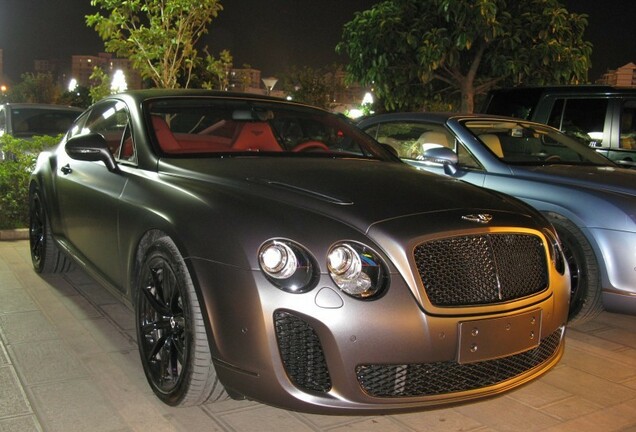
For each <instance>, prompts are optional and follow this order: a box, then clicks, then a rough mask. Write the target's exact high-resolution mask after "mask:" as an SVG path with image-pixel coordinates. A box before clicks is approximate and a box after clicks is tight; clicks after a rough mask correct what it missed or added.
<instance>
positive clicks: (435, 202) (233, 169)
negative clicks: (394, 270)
mask: <svg viewBox="0 0 636 432" xmlns="http://www.w3.org/2000/svg"><path fill="white" fill-rule="evenodd" d="M159 171H160V174H161V175H170V176H171V177H172V178H173V180H172V181H182V182H183V181H185V182H195V184H191V186H190V187H191V188H199V189H200V192H199V193H203V189H207V188H208V187H210V186H211V187H213V188H214V189H219V188H221V189H223V190H224V191H226V192H227V193H228V194H231V195H232V196H233V197H235V198H237V197H241V198H242V199H246V198H249V199H250V201H252V202H253V204H254V205H258V207H259V209H260V210H261V211H262V213H263V214H265V212H267V210H268V208H269V207H268V206H273V207H272V208H275V207H276V206H277V205H279V203H285V204H288V205H292V206H294V207H297V208H303V209H306V210H310V211H313V212H316V213H320V214H323V215H326V216H329V217H331V218H334V219H338V220H340V221H342V222H345V223H347V224H348V225H351V226H353V227H355V228H356V229H358V230H360V231H362V232H368V230H369V228H370V227H371V226H372V225H373V224H377V223H380V222H384V221H390V220H393V219H397V218H403V217H406V216H414V215H418V214H424V213H432V212H446V211H449V210H461V211H462V212H463V213H475V212H477V211H486V210H487V211H490V212H500V213H508V214H509V217H506V218H503V219H507V222H506V223H508V224H509V223H511V220H510V219H509V218H510V217H512V218H513V219H515V218H518V219H519V220H517V221H516V223H519V224H523V225H524V226H529V224H531V222H530V221H529V218H528V216H530V215H534V214H535V213H534V211H533V210H532V209H530V208H529V207H528V206H526V205H524V204H522V203H521V202H519V201H518V200H516V199H513V198H511V197H508V196H506V195H502V194H499V193H496V192H493V191H489V190H486V189H482V188H478V187H476V186H471V185H468V184H466V183H464V182H461V181H458V180H453V179H449V178H447V177H443V176H438V175H435V174H430V173H426V172H422V171H418V170H416V169H415V168H412V167H410V166H408V165H406V164H403V163H398V162H385V161H375V160H361V159H347V158H334V159H332V158H300V157H299V158H293V157H292V158H280V157H271V158H268V157H253V158H250V157H231V158H225V159H214V160H210V159H197V160H193V159H189V160H165V161H162V162H161V163H160V166H159ZM183 186H184V185H182V187H183Z"/></svg>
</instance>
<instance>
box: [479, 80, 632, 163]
mask: <svg viewBox="0 0 636 432" xmlns="http://www.w3.org/2000/svg"><path fill="white" fill-rule="evenodd" d="M482 112H484V113H487V114H497V115H506V116H512V117H517V118H521V119H524V120H533V121H537V122H540V123H546V124H548V125H550V126H553V127H555V128H557V129H560V130H561V131H563V132H565V133H566V134H568V135H570V136H574V137H576V138H579V139H580V140H581V141H582V142H584V143H585V144H586V145H588V146H590V147H592V148H594V149H596V150H597V151H598V152H599V153H601V154H603V155H605V156H606V157H608V158H609V159H611V160H613V161H614V162H616V163H618V164H621V165H623V166H628V167H636V88H627V87H612V86H600V85H584V86H556V87H515V88H504V89H498V90H492V91H491V92H490V93H489V95H488V97H487V100H486V105H485V107H484V109H483V110H482Z"/></svg>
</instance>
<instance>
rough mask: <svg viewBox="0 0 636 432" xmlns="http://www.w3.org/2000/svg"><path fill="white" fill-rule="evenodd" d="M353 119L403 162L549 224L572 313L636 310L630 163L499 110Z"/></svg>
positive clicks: (577, 316)
mask: <svg viewBox="0 0 636 432" xmlns="http://www.w3.org/2000/svg"><path fill="white" fill-rule="evenodd" d="M359 126H360V127H361V128H362V129H363V130H365V131H366V132H367V133H368V134H370V135H371V136H373V137H374V138H376V139H377V140H378V141H380V142H383V143H385V144H387V145H389V146H391V148H393V149H394V151H396V152H397V153H398V154H399V156H400V157H401V158H402V159H403V160H405V161H406V162H408V163H410V164H412V165H414V166H416V167H418V168H421V169H423V170H426V171H430V172H434V173H439V174H444V175H447V176H450V177H453V178H456V179H460V180H464V181H466V182H468V183H472V184H475V185H478V186H483V187H486V188H490V189H494V190H497V191H499V192H504V193H507V194H510V195H512V196H515V197H517V198H519V199H521V200H523V201H525V202H526V203H528V204H530V205H532V206H534V207H535V208H536V209H538V210H540V211H541V212H542V213H543V214H544V215H545V216H546V217H547V218H548V219H549V220H550V221H551V222H552V224H553V225H554V226H555V228H556V230H557V232H558V233H559V236H560V238H561V241H562V243H563V247H564V250H565V253H566V257H567V260H568V263H569V267H570V275H571V287H572V295H571V304H570V320H571V322H574V321H582V320H585V319H589V318H591V317H593V316H594V315H596V314H597V313H598V312H599V311H600V310H602V308H603V306H604V307H605V308H606V309H608V310H611V311H616V312H627V313H634V312H636V270H635V268H636V247H635V245H636V170H628V169H624V168H620V167H618V166H617V165H615V164H614V163H613V162H611V161H609V160H608V159H606V158H605V157H604V156H602V155H599V154H598V153H596V152H595V151H594V150H592V149H590V148H587V147H584V146H582V145H581V144H580V143H579V142H577V141H575V140H573V139H572V138H569V137H567V136H566V135H565V134H563V133H561V132H559V131H557V130H556V129H553V128H551V127H548V126H544V125H540V124H537V123H532V122H528V121H521V120H518V119H512V118H507V117H493V116H484V115H454V114H430V113H426V114H424V113H399V114H383V115H378V116H375V117H371V118H368V119H365V120H363V121H361V122H360V123H359Z"/></svg>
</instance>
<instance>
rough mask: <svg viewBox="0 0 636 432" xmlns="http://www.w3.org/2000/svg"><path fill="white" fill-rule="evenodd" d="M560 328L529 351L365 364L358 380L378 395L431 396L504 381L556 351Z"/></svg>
mask: <svg viewBox="0 0 636 432" xmlns="http://www.w3.org/2000/svg"><path fill="white" fill-rule="evenodd" d="M561 335H562V330H561V329H559V330H557V331H555V332H554V333H552V334H551V335H550V336H548V337H546V338H545V339H543V340H542V341H541V344H540V345H539V346H538V347H536V348H534V349H531V350H529V351H526V352H523V353H521V354H515V355H512V356H509V357H504V358H500V359H496V360H488V361H484V362H478V363H469V364H459V363H456V362H438V363H428V364H405V365H362V366H358V367H357V369H356V374H357V376H358V382H359V383H360V385H361V386H362V388H363V389H364V391H365V392H366V393H368V394H369V395H371V396H376V397H408V396H431V395H441V394H447V393H454V392H461V391H467V390H474V389H478V388H483V387H488V386H492V385H495V384H499V383H502V382H504V381H506V380H509V379H511V378H514V377H516V376H518V375H521V374H523V373H524V372H527V371H528V370H530V369H532V368H534V367H537V366H539V365H541V364H542V363H544V362H545V361H547V360H548V359H550V358H551V357H552V356H554V355H555V353H556V351H557V348H558V347H559V344H560V341H561Z"/></svg>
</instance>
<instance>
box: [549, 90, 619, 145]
mask: <svg viewBox="0 0 636 432" xmlns="http://www.w3.org/2000/svg"><path fill="white" fill-rule="evenodd" d="M608 103H609V102H608V100H607V99H557V100H556V101H555V104H554V106H553V109H552V112H551V113H550V123H549V124H550V126H553V127H556V128H557V129H560V130H562V131H563V132H565V133H566V134H567V135H569V136H571V137H574V138H577V139H579V140H580V141H582V142H584V143H585V144H586V145H588V146H590V147H600V146H601V145H602V143H603V141H604V138H605V116H606V113H607V105H608Z"/></svg>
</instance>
